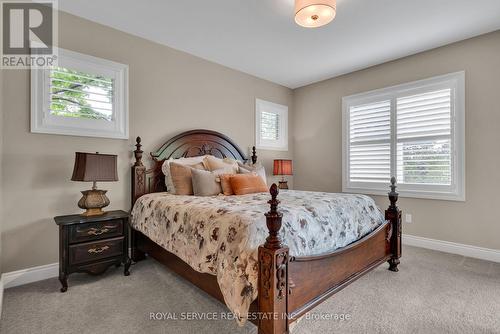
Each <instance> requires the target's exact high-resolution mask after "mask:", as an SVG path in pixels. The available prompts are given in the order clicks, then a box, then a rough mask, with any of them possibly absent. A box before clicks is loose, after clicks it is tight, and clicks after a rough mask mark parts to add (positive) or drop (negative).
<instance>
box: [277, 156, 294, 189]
mask: <svg viewBox="0 0 500 334" xmlns="http://www.w3.org/2000/svg"><path fill="white" fill-rule="evenodd" d="M273 175H281V181H279V188H280V189H288V181H286V180H285V175H293V168H292V160H283V159H280V160H274V168H273Z"/></svg>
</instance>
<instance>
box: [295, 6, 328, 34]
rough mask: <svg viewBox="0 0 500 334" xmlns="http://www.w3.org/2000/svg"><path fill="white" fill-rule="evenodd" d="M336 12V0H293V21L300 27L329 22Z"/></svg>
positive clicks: (315, 25) (312, 26) (310, 26)
mask: <svg viewBox="0 0 500 334" xmlns="http://www.w3.org/2000/svg"><path fill="white" fill-rule="evenodd" d="M336 14H337V1H336V0H295V22H296V23H297V24H298V25H300V26H302V27H306V28H317V27H321V26H323V25H325V24H328V23H330V22H331V21H332V20H333V19H334V18H335V15H336Z"/></svg>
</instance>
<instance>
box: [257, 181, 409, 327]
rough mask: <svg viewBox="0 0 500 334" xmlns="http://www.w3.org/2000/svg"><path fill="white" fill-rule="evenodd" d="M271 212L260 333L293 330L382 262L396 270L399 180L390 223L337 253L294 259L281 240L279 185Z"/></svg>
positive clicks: (263, 251)
mask: <svg viewBox="0 0 500 334" xmlns="http://www.w3.org/2000/svg"><path fill="white" fill-rule="evenodd" d="M270 192H271V200H270V201H269V204H270V205H271V210H270V211H269V212H268V213H267V214H266V219H267V227H268V229H269V237H268V238H267V240H266V243H265V244H264V245H262V246H261V247H259V265H260V269H259V299H258V301H259V304H258V305H259V312H261V314H263V315H267V314H272V316H271V317H270V316H261V317H260V320H259V334H283V333H288V328H289V324H290V323H291V322H293V321H295V320H296V319H297V318H298V317H300V316H301V315H303V314H305V313H306V312H307V311H309V310H311V309H312V308H314V307H315V306H317V305H318V304H320V303H321V302H323V301H324V300H326V299H327V298H328V297H330V296H332V295H333V294H335V293H336V292H338V291H340V290H341V289H343V288H344V287H346V286H347V285H349V284H350V283H352V282H353V281H355V280H356V279H358V278H359V277H361V276H362V275H364V274H366V273H367V272H369V271H370V270H372V269H374V268H376V267H377V266H378V265H380V264H381V263H383V262H386V261H388V262H389V265H390V266H389V270H392V271H397V270H398V269H397V266H398V264H399V258H400V257H401V211H400V210H399V209H398V207H397V206H396V202H397V200H398V194H397V193H396V180H395V178H392V179H391V192H390V193H389V200H390V202H391V205H390V206H389V208H388V209H387V210H386V212H385V218H386V222H385V223H384V224H382V225H381V226H380V227H379V228H377V229H376V230H375V231H373V232H372V233H370V234H368V235H367V236H365V237H364V238H362V239H360V240H358V241H356V242H354V243H352V244H350V245H348V246H347V247H344V248H341V249H338V250H336V251H334V252H332V253H329V254H324V255H319V256H308V257H290V256H289V252H288V247H286V245H284V244H282V242H281V240H280V239H279V237H278V235H279V230H280V228H281V220H282V215H281V213H280V212H279V211H278V204H279V201H278V200H277V196H278V192H279V191H278V188H277V187H276V185H275V184H273V185H272V187H271V189H270Z"/></svg>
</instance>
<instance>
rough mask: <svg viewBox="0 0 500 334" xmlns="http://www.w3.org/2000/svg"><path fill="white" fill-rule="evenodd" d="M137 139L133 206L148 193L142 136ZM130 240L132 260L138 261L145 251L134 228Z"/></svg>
mask: <svg viewBox="0 0 500 334" xmlns="http://www.w3.org/2000/svg"><path fill="white" fill-rule="evenodd" d="M135 141H136V144H135V147H136V149H135V151H134V157H135V163H134V165H133V166H132V207H133V206H134V204H135V201H136V200H137V199H138V198H139V197H141V196H142V195H144V194H145V193H146V166H144V164H143V163H142V153H143V151H142V150H141V147H142V145H141V137H137V138H136V140H135ZM130 240H131V241H130V242H131V250H132V260H134V261H135V262H137V261H140V260H142V259H144V257H145V255H144V252H142V251H140V250H139V248H138V243H139V234H138V233H137V232H136V230H134V229H133V228H131V229H130Z"/></svg>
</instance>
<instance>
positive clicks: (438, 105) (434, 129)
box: [396, 89, 452, 185]
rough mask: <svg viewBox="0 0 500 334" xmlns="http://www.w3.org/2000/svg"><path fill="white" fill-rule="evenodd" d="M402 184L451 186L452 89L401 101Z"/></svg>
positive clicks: (399, 158) (398, 107)
mask: <svg viewBox="0 0 500 334" xmlns="http://www.w3.org/2000/svg"><path fill="white" fill-rule="evenodd" d="M396 113H397V172H398V173H397V174H398V180H399V182H400V183H409V184H411V183H415V184H445V185H450V184H451V178H452V175H451V173H452V170H451V165H452V155H451V153H452V147H451V145H452V142H451V89H444V90H438V91H432V92H428V93H424V94H418V95H413V96H407V97H402V98H398V99H397V105H396Z"/></svg>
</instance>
